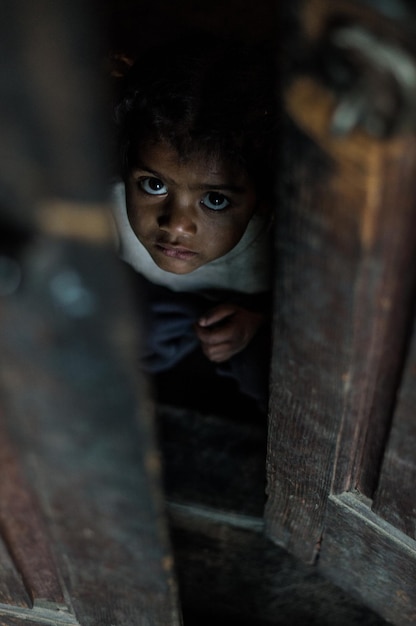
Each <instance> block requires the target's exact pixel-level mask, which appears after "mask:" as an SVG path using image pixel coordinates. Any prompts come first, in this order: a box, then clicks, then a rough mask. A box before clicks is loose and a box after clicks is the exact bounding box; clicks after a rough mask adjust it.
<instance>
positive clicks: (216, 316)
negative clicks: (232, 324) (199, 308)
mask: <svg viewBox="0 0 416 626" xmlns="http://www.w3.org/2000/svg"><path fill="white" fill-rule="evenodd" d="M235 312H236V306H235V305H234V304H219V305H218V306H216V307H214V308H213V309H211V310H210V311H207V313H205V314H204V315H202V317H200V318H199V320H198V324H199V325H200V326H212V325H213V324H217V323H218V322H221V321H222V320H223V319H225V318H226V317H230V316H231V315H234V314H235Z"/></svg>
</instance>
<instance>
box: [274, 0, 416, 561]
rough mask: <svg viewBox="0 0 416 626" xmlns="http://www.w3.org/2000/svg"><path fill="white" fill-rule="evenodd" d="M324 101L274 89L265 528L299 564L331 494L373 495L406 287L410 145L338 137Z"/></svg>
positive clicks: (318, 88)
mask: <svg viewBox="0 0 416 626" xmlns="http://www.w3.org/2000/svg"><path fill="white" fill-rule="evenodd" d="M341 4H342V3H341ZM336 6H337V5H334V7H336ZM334 7H333V5H332V4H331V11H332V9H333V8H334ZM331 11H329V12H331ZM310 15H311V14H309V19H312V18H311V16H310ZM309 26H310V24H309ZM336 105H337V101H336V98H335V97H334V96H332V95H331V93H330V92H329V91H328V90H327V89H326V87H324V86H323V85H321V84H319V82H318V80H316V79H314V78H311V77H307V76H303V77H302V76H298V77H296V76H295V77H294V78H293V80H292V81H291V82H290V84H289V86H288V87H287V89H286V93H285V107H286V111H287V113H288V116H289V117H290V118H291V121H292V123H293V124H294V127H293V126H292V127H290V124H289V129H288V130H286V131H285V130H284V131H283V132H284V134H285V135H286V141H285V143H284V154H283V155H282V159H281V161H282V171H281V172H280V174H279V177H280V179H281V188H282V191H281V193H280V208H279V213H278V215H279V227H278V228H277V229H276V232H277V245H276V272H275V275H276V289H275V293H276V296H275V311H276V312H275V325H276V331H275V338H274V359H273V363H272V386H271V418H270V435H269V445H268V450H269V452H268V477H269V478H268V480H269V501H268V506H267V510H266V521H267V528H268V532H269V534H270V536H271V537H273V538H274V539H275V540H276V541H277V542H279V543H281V544H282V545H285V546H287V547H288V548H289V549H290V550H293V551H294V552H295V553H296V554H298V555H299V556H300V557H302V558H306V559H313V558H314V556H315V555H316V553H317V550H318V549H319V542H320V539H321V536H322V531H323V522H324V516H325V508H326V501H327V498H328V496H329V494H330V493H341V492H343V491H345V490H349V489H354V488H356V487H358V488H359V489H360V490H362V491H363V493H365V494H366V495H368V496H369V497H371V496H372V495H373V493H374V490H375V487H376V484H377V476H378V471H379V468H380V464H381V460H382V454H383V450H384V444H385V440H386V436H387V433H388V430H389V427H390V422H391V414H392V409H393V402H394V398H395V394H396V390H397V385H398V382H399V377H400V373H401V367H402V360H403V355H404V350H405V345H406V340H407V335H408V324H409V311H410V305H411V302H412V298H413V289H414V284H415V267H416V263H415V258H414V255H415V245H414V244H415V240H414V238H415V229H414V228H413V224H414V223H415V220H416V205H415V202H414V198H415V196H416V185H415V176H414V172H415V169H416V140H415V137H414V136H413V135H407V136H399V137H397V138H394V137H393V138H390V139H384V140H379V139H376V138H372V137H371V136H369V135H368V134H367V133H365V132H363V131H361V130H360V129H356V130H354V131H353V132H351V133H350V134H348V135H347V136H336V135H334V134H333V133H332V132H331V120H332V115H333V112H334V110H335V107H336ZM299 131H300V132H299ZM297 137H300V139H297Z"/></svg>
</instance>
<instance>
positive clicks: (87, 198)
mask: <svg viewBox="0 0 416 626" xmlns="http://www.w3.org/2000/svg"><path fill="white" fill-rule="evenodd" d="M86 5H88V3H83V2H71V3H61V2H55V1H54V0H51V1H49V0H45V1H42V2H33V3H27V2H25V1H23V2H20V1H19V0H18V1H17V2H14V1H13V2H8V1H5V2H3V3H2V5H1V9H0V13H1V15H0V17H1V19H0V30H1V37H0V48H1V53H2V54H1V56H2V59H3V61H2V63H3V66H2V71H3V70H4V71H3V74H2V82H1V98H0V102H1V105H0V106H1V116H0V118H1V120H0V124H1V135H2V142H1V147H0V155H1V158H0V160H1V168H0V169H1V173H0V189H1V211H0V623H1V624H4V625H5V626H20V625H23V624H33V626H41V625H43V624H53V625H58V624H71V625H76V624H80V625H82V626H87V625H91V626H93V625H94V626H95V625H97V624H100V626H105V625H108V626H109V625H110V624H111V625H113V626H115V625H122V624H123V625H125V626H127V625H131V624H137V625H140V626H172V625H176V624H180V623H181V616H180V611H179V608H178V606H179V605H178V599H177V592H176V583H175V580H174V574H173V563H172V556H171V551H170V545H169V540H168V534H167V527H166V523H165V518H164V509H163V501H162V495H161V489H160V470H159V455H158V451H157V448H156V444H155V436H154V432H153V414H152V405H151V402H150V400H149V395H148V393H147V389H146V381H144V380H142V379H141V378H140V377H139V376H138V374H137V367H136V361H135V354H136V350H135V346H136V345H137V341H138V337H137V331H136V328H137V320H136V319H135V318H134V315H133V306H132V303H131V302H130V295H129V293H130V292H129V285H128V284H127V283H126V276H125V274H124V273H122V271H121V268H120V267H119V262H118V260H117V259H116V257H115V254H114V251H113V240H112V228H111V222H110V218H109V214H108V209H107V207H106V206H105V205H104V203H103V199H104V197H105V195H106V191H105V185H104V180H105V178H104V167H103V160H102V158H101V157H102V154H103V146H104V145H105V141H104V142H103V136H104V134H105V132H104V130H105V126H104V124H103V121H102V120H101V121H100V114H99V111H100V107H102V104H99V103H98V99H99V97H102V96H100V94H101V91H100V89H99V86H98V85H97V81H96V78H95V77H96V76H97V73H98V72H97V67H98V62H99V58H98V56H97V52H98V48H97V47H96V43H97V42H96V31H95V27H94V24H93V22H92V21H91V19H90V18H91V16H89V15H88V14H87V11H86ZM39 16H41V19H39Z"/></svg>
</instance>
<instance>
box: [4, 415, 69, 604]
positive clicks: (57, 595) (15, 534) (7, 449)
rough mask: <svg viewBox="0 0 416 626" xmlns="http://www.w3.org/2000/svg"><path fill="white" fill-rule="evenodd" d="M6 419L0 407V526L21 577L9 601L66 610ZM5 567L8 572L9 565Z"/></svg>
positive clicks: (44, 532)
mask: <svg viewBox="0 0 416 626" xmlns="http://www.w3.org/2000/svg"><path fill="white" fill-rule="evenodd" d="M5 421H6V420H5V414H4V411H1V412H0V472H1V476H2V479H1V481H0V528H1V533H2V536H3V538H4V540H5V542H6V543H7V546H8V552H9V554H10V557H11V558H12V559H13V562H14V568H15V576H14V578H16V579H18V578H20V581H19V582H20V585H16V583H15V584H14V586H13V591H12V593H11V595H10V597H9V599H8V602H9V603H11V604H13V605H15V606H19V605H22V606H29V605H30V606H32V605H34V606H45V607H46V606H49V607H50V608H53V609H62V610H65V609H66V603H65V599H64V596H63V592H62V589H61V585H60V581H59V576H58V571H57V569H56V566H55V563H54V559H53V556H52V554H51V550H50V545H49V541H48V536H47V533H46V530H45V528H44V525H43V523H42V518H41V516H40V515H39V511H38V504H37V502H36V499H35V498H34V497H33V494H32V493H31V490H30V488H29V487H28V485H27V483H26V480H25V477H24V472H23V470H22V467H21V465H20V459H19V451H18V449H17V448H16V447H15V446H14V445H13V443H12V441H11V440H10V437H9V436H8V432H7V428H6V427H5ZM5 556H6V555H5ZM7 557H8V558H7V560H5V562H4V565H3V568H4V569H3V576H4V578H3V577H2V580H1V583H0V584H3V585H4V584H7V581H8V579H9V576H7V574H6V570H5V565H6V564H7V562H8V560H9V559H10V557H9V556H8V555H7ZM8 570H9V572H10V567H9V568H8ZM27 593H28V594H29V595H30V602H29V603H28V599H26V598H25V596H27ZM25 600H26V601H25ZM0 601H1V599H0ZM3 601H4V600H3Z"/></svg>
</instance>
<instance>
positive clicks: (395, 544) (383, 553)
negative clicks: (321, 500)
mask: <svg viewBox="0 0 416 626" xmlns="http://www.w3.org/2000/svg"><path fill="white" fill-rule="evenodd" d="M319 567H320V569H321V571H322V572H323V573H324V574H325V575H326V576H327V577H329V578H330V579H331V580H333V581H335V582H336V583H337V584H339V585H340V586H342V587H343V588H344V589H346V590H347V591H350V592H351V593H352V594H354V595H355V596H356V597H357V598H359V599H360V600H361V601H362V602H364V603H365V604H366V605H367V606H369V607H371V608H373V609H374V610H376V611H377V613H379V614H380V615H381V616H382V617H384V619H386V620H387V621H388V622H390V623H392V624H395V625H396V626H411V625H413V624H414V623H415V621H416V606H415V596H416V547H415V544H414V542H413V541H411V540H410V539H409V538H408V537H407V536H406V535H404V534H403V533H401V532H399V531H395V529H394V528H393V527H392V526H391V525H390V524H387V523H386V522H383V520H381V519H380V517H379V516H378V515H376V514H375V513H373V512H372V511H371V508H370V507H369V506H368V504H367V502H365V501H363V500H362V497H360V496H359V495H354V494H352V493H350V494H343V495H342V496H334V497H332V498H331V499H330V501H329V507H328V514H327V524H326V529H325V534H324V540H323V543H322V550H321V554H320V559H319Z"/></svg>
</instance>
